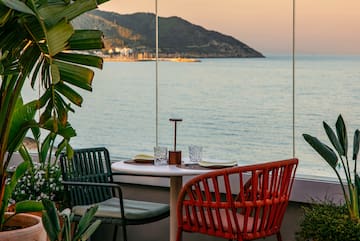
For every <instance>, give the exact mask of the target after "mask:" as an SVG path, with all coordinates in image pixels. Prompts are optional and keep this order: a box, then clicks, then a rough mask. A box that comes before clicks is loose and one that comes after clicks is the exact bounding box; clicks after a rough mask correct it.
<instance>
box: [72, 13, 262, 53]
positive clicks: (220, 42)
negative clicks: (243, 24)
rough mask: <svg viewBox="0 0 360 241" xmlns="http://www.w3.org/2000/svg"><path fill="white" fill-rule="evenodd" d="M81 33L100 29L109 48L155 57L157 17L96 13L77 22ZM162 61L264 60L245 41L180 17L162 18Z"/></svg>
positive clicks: (140, 14)
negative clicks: (255, 58)
mask: <svg viewBox="0 0 360 241" xmlns="http://www.w3.org/2000/svg"><path fill="white" fill-rule="evenodd" d="M73 24H74V26H75V27H76V28H80V29H100V30H101V31H103V33H104V40H105V48H107V49H114V48H118V49H119V48H125V47H127V48H130V49H133V50H134V51H135V52H138V53H144V52H145V53H150V54H151V53H155V15H154V14H152V13H135V14H125V15H123V14H118V13H114V12H106V11H100V10H94V11H91V12H88V13H85V14H83V15H82V16H81V17H79V18H77V19H75V20H74V21H73ZM159 57H186V58H220V57H226V58H230V57H246V58H248V57H264V56H263V55H262V54H261V53H260V52H258V51H256V50H254V49H253V48H251V47H249V46H248V45H246V44H244V43H242V42H241V41H239V40H237V39H235V38H233V37H231V36H227V35H224V34H221V33H219V32H216V31H210V30H207V29H205V28H203V27H201V26H198V25H194V24H192V23H190V22H188V21H186V20H184V19H182V18H179V17H166V18H165V17H159Z"/></svg>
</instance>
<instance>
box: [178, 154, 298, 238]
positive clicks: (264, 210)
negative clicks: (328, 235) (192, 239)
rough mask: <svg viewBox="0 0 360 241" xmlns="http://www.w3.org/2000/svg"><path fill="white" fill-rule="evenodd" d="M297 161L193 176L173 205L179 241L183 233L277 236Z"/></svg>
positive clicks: (222, 235) (229, 169)
mask: <svg viewBox="0 0 360 241" xmlns="http://www.w3.org/2000/svg"><path fill="white" fill-rule="evenodd" d="M297 165H298V160H297V159H295V158H294V159H290V160H283V161H275V162H268V163H263V164H256V165H249V166H239V167H232V168H225V169H219V170H215V171H212V172H208V173H205V174H202V175H199V176H196V177H194V178H193V179H191V180H190V181H189V182H187V183H186V184H185V185H184V187H183V188H182V190H181V192H180V194H179V199H178V205H177V216H178V230H177V238H176V239H177V241H181V239H182V232H183V231H184V232H197V233H203V234H208V235H211V236H216V237H223V238H226V239H228V240H239V241H242V240H253V239H258V238H262V237H266V236H270V235H274V234H276V235H277V240H278V241H281V234H280V226H281V223H282V220H283V217H284V214H285V211H286V207H287V205H288V201H289V196H290V192H291V189H292V184H293V181H294V176H295V171H296V168H297Z"/></svg>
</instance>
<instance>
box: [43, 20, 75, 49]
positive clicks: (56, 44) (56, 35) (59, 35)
mask: <svg viewBox="0 0 360 241" xmlns="http://www.w3.org/2000/svg"><path fill="white" fill-rule="evenodd" d="M73 33H74V28H73V27H72V25H71V24H70V23H68V22H67V21H66V20H63V21H61V22H60V23H58V24H56V25H55V26H54V27H52V28H51V29H50V30H48V31H47V34H46V40H47V44H48V49H49V54H50V56H55V55H56V54H57V53H60V52H61V51H63V50H64V49H65V47H66V46H67V44H68V40H69V39H70V37H71V36H72V34H73Z"/></svg>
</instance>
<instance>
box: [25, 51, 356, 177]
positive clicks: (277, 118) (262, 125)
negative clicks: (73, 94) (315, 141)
mask: <svg viewBox="0 0 360 241" xmlns="http://www.w3.org/2000/svg"><path fill="white" fill-rule="evenodd" d="M293 64H294V65H293ZM293 66H294V67H295V68H294V70H295V71H294V77H293ZM94 71H95V77H94V80H93V91H92V92H86V91H81V90H79V93H80V94H81V95H82V96H83V97H84V102H83V105H82V107H81V108H78V107H74V108H75V113H74V114H70V116H69V120H70V122H71V124H72V126H73V127H74V128H75V129H76V132H77V136H76V137H75V138H73V139H72V140H71V144H72V146H73V147H74V148H85V147H96V146H105V147H107V148H108V149H109V151H110V155H111V158H112V160H113V161H118V160H126V159H130V158H132V157H133V156H135V155H137V154H140V153H141V154H152V153H153V147H154V146H155V145H156V136H158V145H161V146H166V147H168V149H169V150H173V149H174V148H176V149H177V150H181V151H182V155H183V157H187V156H188V146H189V145H190V144H193V145H200V146H202V147H203V158H204V159H220V160H236V161H238V163H239V165H246V164H254V163H259V162H264V161H272V160H281V159H288V158H292V157H293V156H294V155H295V156H296V157H297V158H299V161H300V165H299V168H298V173H299V174H300V175H304V176H311V177H314V178H323V177H324V178H326V177H333V176H334V173H333V171H332V169H331V168H330V167H329V166H328V165H327V163H326V162H325V161H324V160H323V159H322V158H321V157H320V156H319V155H318V154H316V153H315V151H314V150H313V149H312V148H311V147H310V146H309V145H308V144H307V143H306V142H305V141H304V139H303V137H302V134H303V133H307V134H311V135H314V136H317V137H318V138H319V139H320V140H322V141H324V142H325V143H329V141H328V140H327V137H326V135H325V133H324V130H323V126H322V122H323V121H325V122H327V123H328V124H329V125H330V126H332V127H334V126H335V122H336V119H337V117H338V115H339V114H341V115H342V116H343V118H344V119H345V122H346V124H347V128H348V136H349V146H350V147H351V148H352V138H353V137H352V136H353V133H354V131H355V129H356V128H360V56H330V55H326V56H319V55H299V56H296V57H295V62H294V63H293V62H292V57H291V56H286V55H268V56H266V58H224V59H200V62H171V61H160V62H159V63H158V75H157V76H158V78H157V81H156V62H154V61H138V62H105V63H104V67H103V69H102V70H97V69H96V70H94ZM156 83H158V85H156ZM156 86H157V87H156ZM293 87H294V88H293ZM156 93H158V97H156ZM293 94H294V98H293ZM24 95H27V94H24ZM293 100H294V103H295V105H293ZM156 101H158V105H157V107H156ZM156 109H158V118H156ZM293 117H295V118H293ZM170 118H179V119H182V121H181V122H178V124H177V126H176V130H177V131H176V147H174V142H175V140H174V136H175V133H174V132H175V128H174V123H173V122H171V121H169V119H170ZM156 122H158V129H156ZM293 124H294V131H295V132H294V133H295V136H294V138H293ZM156 130H158V135H156ZM293 143H294V144H293ZM329 145H331V144H329ZM294 146H295V149H294V148H293V147H294ZM351 148H349V150H350V151H349V157H350V158H351V156H352V153H351V152H352V151H351V150H352V149H351Z"/></svg>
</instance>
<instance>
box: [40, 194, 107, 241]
mask: <svg viewBox="0 0 360 241" xmlns="http://www.w3.org/2000/svg"><path fill="white" fill-rule="evenodd" d="M42 202H43V205H44V208H45V210H44V211H43V216H42V221H43V225H44V227H45V230H46V232H47V234H48V237H49V240H50V241H86V240H88V239H89V238H90V236H91V235H92V234H93V233H94V232H95V231H96V229H97V228H98V227H99V225H100V224H101V221H100V220H96V221H93V218H94V215H95V213H96V211H97V209H98V207H97V206H93V207H91V208H90V209H88V210H87V211H86V213H85V214H84V215H83V216H82V217H81V219H80V221H79V224H78V225H77V227H76V230H72V225H71V223H72V221H73V218H74V214H72V213H71V212H70V209H65V210H63V211H62V212H61V213H60V214H59V213H58V211H57V210H56V207H55V205H54V203H53V202H51V201H49V200H47V199H43V200H42ZM60 220H62V222H60Z"/></svg>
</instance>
